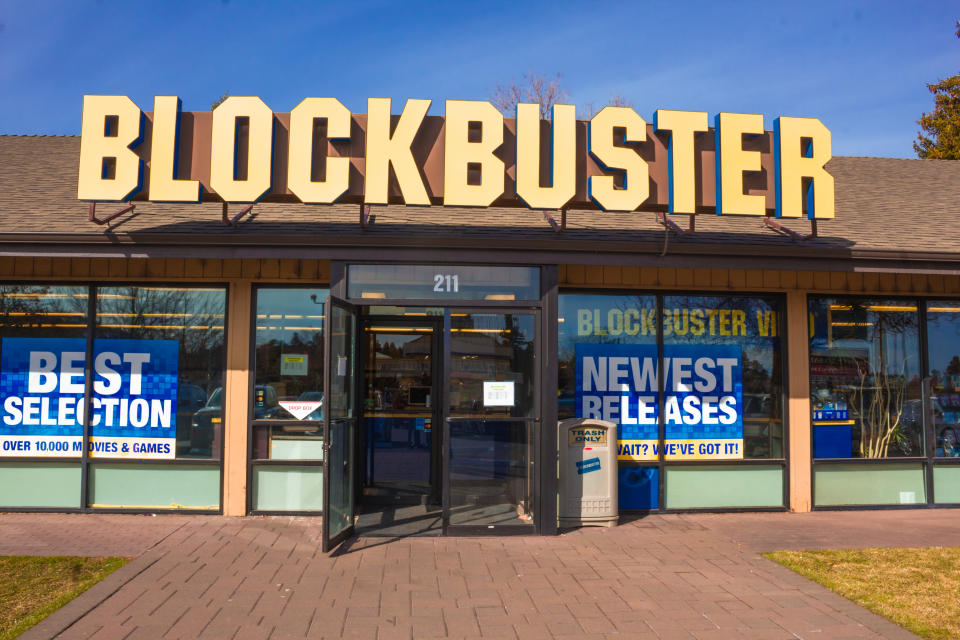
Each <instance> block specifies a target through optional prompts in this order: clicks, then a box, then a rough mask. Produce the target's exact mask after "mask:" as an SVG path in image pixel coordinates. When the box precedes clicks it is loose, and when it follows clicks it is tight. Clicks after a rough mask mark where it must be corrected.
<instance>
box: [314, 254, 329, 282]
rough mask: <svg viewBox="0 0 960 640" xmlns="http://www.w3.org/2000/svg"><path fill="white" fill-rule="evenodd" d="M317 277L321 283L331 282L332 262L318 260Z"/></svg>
mask: <svg viewBox="0 0 960 640" xmlns="http://www.w3.org/2000/svg"><path fill="white" fill-rule="evenodd" d="M315 262H316V269H317V275H316V279H317V280H319V281H321V282H327V283H329V282H330V261H329V260H316V261H315Z"/></svg>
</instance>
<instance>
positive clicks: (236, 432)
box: [223, 280, 251, 516]
mask: <svg viewBox="0 0 960 640" xmlns="http://www.w3.org/2000/svg"><path fill="white" fill-rule="evenodd" d="M229 304H230V308H229V311H228V313H229V322H230V326H229V327H228V328H227V381H226V388H225V394H226V402H225V405H224V440H223V445H224V446H223V513H224V514H225V515H228V516H242V515H246V512H247V457H248V453H247V423H248V412H249V405H250V398H249V397H248V396H249V391H250V389H249V383H250V304H251V286H250V281H249V280H234V281H231V282H230V302H229Z"/></svg>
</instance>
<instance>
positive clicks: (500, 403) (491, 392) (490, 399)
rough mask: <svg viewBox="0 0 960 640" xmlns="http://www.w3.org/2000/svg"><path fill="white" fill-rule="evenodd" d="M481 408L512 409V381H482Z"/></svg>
mask: <svg viewBox="0 0 960 640" xmlns="http://www.w3.org/2000/svg"><path fill="white" fill-rule="evenodd" d="M483 406H485V407H512V406H513V380H506V381H503V382H497V381H489V380H484V381H483Z"/></svg>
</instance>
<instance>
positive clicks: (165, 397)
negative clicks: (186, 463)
mask: <svg viewBox="0 0 960 640" xmlns="http://www.w3.org/2000/svg"><path fill="white" fill-rule="evenodd" d="M85 347H86V340H85V339H83V338H3V340H2V342H0V397H2V398H3V401H2V403H0V456H20V457H50V456H79V455H80V454H81V447H82V443H81V441H82V437H83V409H84V403H83V392H84V368H85V364H86V363H85V360H86V358H85V356H86V353H85ZM178 357H179V343H178V341H176V340H131V339H101V340H96V341H95V342H94V362H93V370H94V376H93V400H92V412H91V420H90V436H91V438H90V456H91V457H101V458H104V457H119V458H173V457H175V456H176V427H177V374H178V362H177V361H178Z"/></svg>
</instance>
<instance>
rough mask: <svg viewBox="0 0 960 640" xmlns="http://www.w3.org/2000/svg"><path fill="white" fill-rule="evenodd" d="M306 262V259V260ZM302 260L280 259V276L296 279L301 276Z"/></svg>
mask: <svg viewBox="0 0 960 640" xmlns="http://www.w3.org/2000/svg"><path fill="white" fill-rule="evenodd" d="M304 262H305V261H304ZM300 263H301V261H300V260H290V259H285V260H281V261H280V277H281V278H285V279H294V278H299V277H300Z"/></svg>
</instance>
